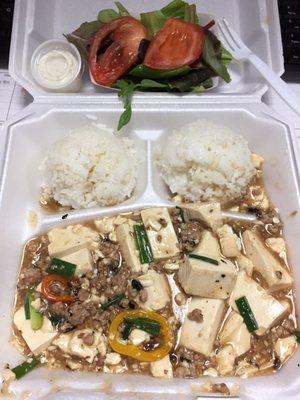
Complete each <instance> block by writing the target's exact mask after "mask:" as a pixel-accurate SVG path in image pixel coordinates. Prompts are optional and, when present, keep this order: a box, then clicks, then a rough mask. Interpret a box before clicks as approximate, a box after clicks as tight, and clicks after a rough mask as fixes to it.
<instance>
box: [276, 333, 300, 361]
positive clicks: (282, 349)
mask: <svg viewBox="0 0 300 400" xmlns="http://www.w3.org/2000/svg"><path fill="white" fill-rule="evenodd" d="M296 347H297V340H296V337H295V336H294V335H292V336H288V337H286V338H283V339H277V341H276V343H275V346H274V348H275V353H276V355H277V356H278V357H279V359H280V361H281V362H282V363H284V362H285V361H286V360H287V359H288V358H289V357H290V356H291V355H292V354H293V353H294V351H295V350H296Z"/></svg>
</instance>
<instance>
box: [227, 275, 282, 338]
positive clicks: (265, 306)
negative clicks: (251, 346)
mask: <svg viewBox="0 0 300 400" xmlns="http://www.w3.org/2000/svg"><path fill="white" fill-rule="evenodd" d="M243 296H245V297H246V298H247V300H248V303H249V305H250V307H251V310H252V312H253V314H254V317H255V319H256V321H257V324H258V328H259V329H258V330H256V331H255V333H256V334H257V335H264V334H265V333H266V332H267V330H269V329H270V328H271V327H272V326H274V325H275V324H277V323H278V322H279V321H280V320H281V319H282V318H283V317H284V316H285V314H286V313H287V312H288V311H289V307H288V305H287V304H284V303H283V304H282V303H280V302H279V301H278V300H276V299H275V298H274V297H273V296H271V295H270V294H268V293H267V291H266V290H265V289H264V288H262V287H261V286H260V285H259V284H258V283H257V282H255V281H254V280H253V279H251V278H250V277H249V276H248V275H247V274H246V272H245V271H240V272H239V274H238V277H237V280H236V284H235V287H234V289H233V292H232V294H231V296H230V299H229V305H230V306H231V307H232V308H233V309H234V310H235V311H237V312H238V308H237V306H236V303H235V301H236V300H237V299H239V298H240V297H243Z"/></svg>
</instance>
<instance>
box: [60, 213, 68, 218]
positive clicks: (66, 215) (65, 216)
mask: <svg viewBox="0 0 300 400" xmlns="http://www.w3.org/2000/svg"><path fill="white" fill-rule="evenodd" d="M68 215H69V214H64V215H63V216H62V217H61V219H66V218H67V217H68Z"/></svg>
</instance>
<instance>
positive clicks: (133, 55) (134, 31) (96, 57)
mask: <svg viewBox="0 0 300 400" xmlns="http://www.w3.org/2000/svg"><path fill="white" fill-rule="evenodd" d="M146 38H147V30H146V28H145V27H144V26H143V25H142V24H141V23H140V22H139V21H137V20H136V19H134V18H132V17H122V18H117V19H115V20H113V21H111V22H107V23H106V24H104V25H103V26H101V28H100V29H99V30H98V31H97V32H96V33H95V35H94V36H93V38H92V40H91V43H90V48H89V56H88V61H89V67H90V72H91V74H92V76H93V78H94V80H95V81H96V82H97V83H99V84H100V85H105V86H110V85H111V84H113V83H114V82H116V81H117V80H118V79H119V78H120V77H121V76H122V75H123V74H124V73H125V72H127V71H128V70H129V69H130V67H132V65H133V64H134V63H135V62H136V60H137V56H138V50H139V46H140V43H141V40H142V39H146ZM107 39H109V41H108V40H107ZM105 41H106V43H108V44H109V45H108V47H107V48H106V49H105V50H104V52H103V53H102V54H99V52H101V46H103V45H104V44H105Z"/></svg>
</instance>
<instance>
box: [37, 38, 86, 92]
mask: <svg viewBox="0 0 300 400" xmlns="http://www.w3.org/2000/svg"><path fill="white" fill-rule="evenodd" d="M83 68H84V67H83V63H82V60H81V56H80V54H79V51H78V50H77V49H76V47H75V46H73V45H72V44H70V43H68V42H65V41H64V40H59V39H55V40H48V41H46V42H44V43H42V44H40V45H39V46H38V47H37V48H36V49H35V51H34V53H33V55H32V58H31V73H32V76H33V77H34V79H35V80H36V82H37V83H38V84H39V85H40V86H42V87H43V88H44V89H46V90H48V91H51V92H78V91H79V90H80V87H81V81H82V79H81V78H82V74H83Z"/></svg>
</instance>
